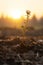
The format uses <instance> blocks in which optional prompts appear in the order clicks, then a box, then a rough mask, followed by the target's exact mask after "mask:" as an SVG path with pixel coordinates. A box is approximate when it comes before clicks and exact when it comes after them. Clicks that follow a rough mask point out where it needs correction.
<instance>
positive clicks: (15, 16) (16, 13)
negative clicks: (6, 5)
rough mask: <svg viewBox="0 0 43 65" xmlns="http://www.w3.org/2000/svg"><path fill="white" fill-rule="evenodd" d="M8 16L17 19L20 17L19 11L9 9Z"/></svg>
mask: <svg viewBox="0 0 43 65" xmlns="http://www.w3.org/2000/svg"><path fill="white" fill-rule="evenodd" d="M9 16H11V17H12V18H15V19H19V18H20V17H21V11H20V10H10V12H9Z"/></svg>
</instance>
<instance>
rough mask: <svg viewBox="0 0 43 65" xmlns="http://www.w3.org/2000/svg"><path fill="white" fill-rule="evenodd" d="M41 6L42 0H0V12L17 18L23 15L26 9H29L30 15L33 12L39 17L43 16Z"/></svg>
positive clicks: (42, 4)
mask: <svg viewBox="0 0 43 65" xmlns="http://www.w3.org/2000/svg"><path fill="white" fill-rule="evenodd" d="M24 2H25V3H24ZM42 6H43V0H0V14H4V15H5V16H6V15H7V16H10V17H12V18H16V19H17V18H20V17H21V16H25V14H26V10H30V11H31V16H32V15H33V14H35V15H36V17H37V18H40V17H41V16H43V8H42Z"/></svg>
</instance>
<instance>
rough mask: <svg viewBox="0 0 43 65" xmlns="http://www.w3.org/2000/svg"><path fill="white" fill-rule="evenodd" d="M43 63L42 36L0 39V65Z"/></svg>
mask: <svg viewBox="0 0 43 65" xmlns="http://www.w3.org/2000/svg"><path fill="white" fill-rule="evenodd" d="M6 64H7V65H43V36H28V37H18V36H17V37H13V36H11V37H6V38H5V39H0V65H6Z"/></svg>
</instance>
